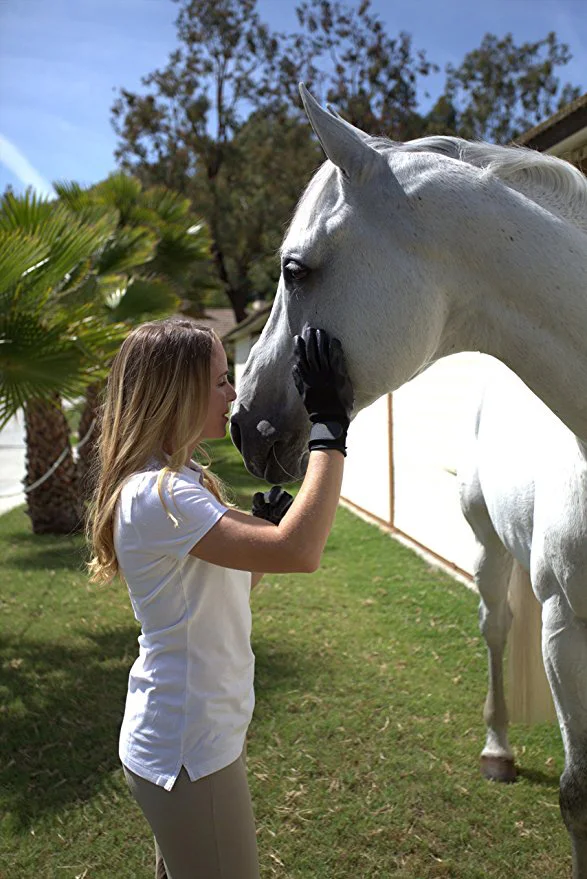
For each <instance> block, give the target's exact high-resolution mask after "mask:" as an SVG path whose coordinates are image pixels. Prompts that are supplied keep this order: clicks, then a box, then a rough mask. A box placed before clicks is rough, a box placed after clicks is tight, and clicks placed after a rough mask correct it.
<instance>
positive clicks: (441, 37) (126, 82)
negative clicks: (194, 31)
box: [0, 0, 587, 192]
mask: <svg viewBox="0 0 587 879" xmlns="http://www.w3.org/2000/svg"><path fill="white" fill-rule="evenodd" d="M295 6H296V2H295V0H258V9H259V12H260V14H261V17H262V18H263V19H264V20H265V21H267V23H268V24H270V25H271V26H273V27H274V28H276V29H280V30H289V29H291V28H293V27H295V24H296V19H295ZM372 9H373V10H374V11H376V12H377V13H378V14H379V15H380V17H381V18H382V19H383V20H384V21H385V23H386V26H387V30H388V32H389V33H390V34H391V35H393V34H395V33H398V32H399V31H400V30H406V31H408V32H409V33H411V34H412V36H413V38H414V46H415V48H418V49H420V48H421V49H425V50H426V52H427V54H428V57H429V58H430V59H431V60H433V61H435V62H437V63H438V64H440V65H441V67H443V66H444V65H445V64H446V63H447V62H449V61H450V62H453V63H454V64H458V63H459V62H460V61H461V60H462V58H463V56H464V55H465V53H466V52H468V51H470V50H471V49H474V48H476V47H477V46H478V45H479V43H480V42H481V39H482V37H483V35H484V34H485V33H486V32H487V31H491V32H493V33H496V34H497V35H498V36H501V35H503V34H505V33H507V32H508V31H511V32H512V33H513V34H514V37H515V38H516V40H517V41H525V40H535V39H540V38H542V37H544V36H545V35H546V34H547V33H548V31H550V30H554V31H556V33H557V35H558V37H559V39H561V40H563V41H565V42H567V43H568V44H569V46H570V48H571V51H572V53H573V56H574V57H573V61H572V62H571V64H569V65H568V66H567V67H566V68H563V70H562V71H561V77H562V79H563V80H567V79H568V80H570V81H571V82H573V84H575V85H579V86H582V87H583V88H584V89H587V3H586V2H585V0H488V2H486V3H474V2H473V0H373V2H372ZM176 14H177V6H176V5H175V4H174V3H172V2H171V0H0V192H1V191H2V190H3V189H4V187H5V185H6V184H7V183H11V184H12V185H13V186H14V188H15V189H16V190H17V191H20V190H22V189H24V188H25V187H26V186H27V185H28V184H32V185H33V186H34V187H35V188H37V189H38V190H39V191H40V192H49V191H50V189H51V187H50V184H51V181H53V180H63V179H70V180H78V181H79V182H81V183H92V182H95V181H97V180H100V179H102V178H103V177H105V176H106V175H107V174H108V173H109V172H110V171H112V170H113V169H114V168H115V161H114V149H115V146H116V136H115V134H114V131H113V130H112V127H111V124H110V108H111V106H112V103H113V101H114V98H115V89H116V88H117V87H119V86H123V87H125V88H128V89H130V90H137V89H138V88H139V86H140V79H141V76H143V75H144V74H146V73H148V72H150V71H151V70H153V69H155V68H156V67H161V66H163V65H164V64H165V63H166V60H167V57H168V54H169V52H170V51H172V50H173V48H174V47H175V45H176V40H175V28H174V20H175V17H176ZM443 81H444V80H443V77H442V75H439V76H437V77H435V78H429V79H428V80H427V88H428V89H429V90H430V92H431V94H432V96H433V97H434V95H435V94H437V93H438V92H439V91H440V89H441V87H442V83H443Z"/></svg>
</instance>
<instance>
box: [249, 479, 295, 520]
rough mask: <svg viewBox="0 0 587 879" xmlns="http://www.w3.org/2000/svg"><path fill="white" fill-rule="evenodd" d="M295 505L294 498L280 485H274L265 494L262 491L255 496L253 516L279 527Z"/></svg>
mask: <svg viewBox="0 0 587 879" xmlns="http://www.w3.org/2000/svg"><path fill="white" fill-rule="evenodd" d="M292 503H293V497H292V496H291V494H289V493H288V492H287V491H285V489H283V488H282V487H281V486H280V485H274V486H273V488H270V489H269V491H266V492H265V494H263V492H262V491H258V492H256V494H254V495H253V507H252V513H253V516H256V517H257V518H258V519H265V520H266V521H267V522H272V523H273V524H274V525H279V523H280V522H281V520H282V519H283V517H284V516H285V514H286V513H287V511H288V510H289V508H290V507H291V505H292Z"/></svg>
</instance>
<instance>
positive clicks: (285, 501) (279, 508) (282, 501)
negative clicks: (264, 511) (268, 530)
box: [275, 491, 293, 519]
mask: <svg viewBox="0 0 587 879" xmlns="http://www.w3.org/2000/svg"><path fill="white" fill-rule="evenodd" d="M292 503H293V497H292V496H291V494H288V492H287V491H283V492H282V497H280V498H279V500H278V502H277V503H276V505H275V510H276V512H277V513H278V515H279V518H280V519H281V517H282V516H284V515H285V513H286V512H287V510H289V508H290V507H291V505H292Z"/></svg>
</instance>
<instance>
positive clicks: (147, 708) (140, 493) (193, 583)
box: [114, 464, 254, 790]
mask: <svg viewBox="0 0 587 879" xmlns="http://www.w3.org/2000/svg"><path fill="white" fill-rule="evenodd" d="M160 474H161V470H160V468H159V467H158V466H157V465H156V464H153V466H152V467H151V468H149V469H147V470H145V471H143V472H141V473H135V474H133V476H131V477H130V478H129V479H128V480H127V481H126V483H125V484H124V486H123V488H122V491H121V495H120V498H119V501H118V505H117V508H116V515H115V525H114V544H115V550H116V556H117V559H118V563H119V566H120V569H121V573H122V575H123V577H124V579H125V581H126V583H127V586H128V591H129V596H130V601H131V604H132V607H133V610H134V614H135V617H136V619H137V620H138V622H139V623H140V625H141V634H140V636H139V656H138V659H137V660H136V662H135V663H134V665H133V667H132V669H131V672H130V676H129V682H128V693H127V699H126V707H125V713H124V719H123V723H122V728H121V732H120V747H119V753H120V759H121V761H122V763H123V764H124V765H125V766H127V767H128V768H129V769H130V770H132V771H133V772H135V773H136V774H137V775H140V776H141V777H143V778H146V779H148V780H149V781H152V782H153V783H154V784H157V785H161V786H163V787H164V788H166V789H167V790H170V789H171V788H172V787H173V784H174V783H175V779H176V778H177V775H178V774H179V772H180V770H181V767H182V766H184V767H185V768H186V770H187V772H188V774H189V776H190V778H191V779H192V781H194V780H196V779H197V778H201V777H203V776H205V775H209V774H210V773H212V772H216V771H217V770H219V769H222V768H223V767H225V766H228V765H229V764H230V763H232V762H233V761H234V760H236V759H237V757H238V756H239V754H240V753H241V751H242V749H243V745H244V739H245V735H246V731H247V728H248V725H249V723H250V720H251V716H252V712H253V706H254V692H253V674H254V656H253V652H252V650H251V644H250V635H251V611H250V604H249V599H250V587H251V575H250V573H248V572H245V571H236V570H233V569H230V568H223V567H219V566H217V565H212V564H210V563H208V562H205V561H203V560H201V559H198V558H196V557H195V556H192V555H190V554H189V553H190V550H191V549H192V548H193V547H194V546H195V545H196V544H197V542H198V541H199V540H201V538H202V537H203V536H204V535H205V534H207V532H208V531H209V530H210V529H211V528H212V527H213V526H214V525H215V524H216V522H218V520H219V519H220V518H221V517H222V516H223V515H224V514H225V512H226V507H225V506H224V505H223V504H221V503H220V502H219V501H218V500H217V499H216V498H215V497H214V495H212V494H211V492H209V491H208V490H207V489H206V488H205V487H204V486H203V485H202V482H201V472H200V471H199V470H198V469H192V468H191V467H183V468H182V469H181V471H179V472H177V473H173V474H168V473H166V474H165V476H164V477H163V479H160Z"/></svg>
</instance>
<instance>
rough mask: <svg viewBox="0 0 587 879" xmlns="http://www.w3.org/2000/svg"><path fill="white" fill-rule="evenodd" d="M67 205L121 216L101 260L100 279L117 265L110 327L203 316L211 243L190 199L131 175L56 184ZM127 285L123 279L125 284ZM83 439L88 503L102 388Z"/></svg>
mask: <svg viewBox="0 0 587 879" xmlns="http://www.w3.org/2000/svg"><path fill="white" fill-rule="evenodd" d="M55 190H56V192H57V194H58V195H59V197H60V199H61V201H62V202H63V203H65V204H67V206H68V207H69V208H70V209H71V210H72V211H74V212H75V213H76V214H77V215H78V216H85V215H86V214H87V213H88V212H90V213H91V212H92V211H93V210H96V209H104V210H106V211H109V212H110V211H111V212H114V213H115V214H116V217H117V222H116V233H115V235H114V236H113V237H112V239H111V241H110V242H109V244H108V246H107V247H106V248H105V250H104V252H103V253H102V254H101V257H100V264H99V272H100V276H103V275H107V273H108V271H109V269H110V265H111V262H112V261H114V262H115V263H116V269H117V272H118V275H117V277H118V281H119V284H118V287H116V289H111V290H109V291H108V292H107V295H106V296H102V297H98V298H97V300H96V304H97V306H98V307H99V309H100V313H101V315H102V317H103V318H104V319H105V320H107V321H124V322H125V323H127V324H128V325H134V324H136V323H138V322H140V321H144V320H147V319H151V318H155V317H160V316H164V315H166V314H169V313H171V312H174V311H182V312H183V313H186V314H190V315H192V316H198V315H200V314H201V313H202V312H203V309H204V303H205V300H206V297H207V296H208V295H210V294H213V293H214V292H215V287H216V282H215V280H213V278H214V276H213V272H212V261H211V257H210V243H211V242H210V238H209V235H208V231H207V227H206V226H205V225H204V224H203V223H202V222H201V221H198V220H197V218H195V217H194V215H193V213H192V210H191V205H190V201H189V199H187V198H185V197H184V196H181V195H179V194H178V193H176V192H173V191H171V190H169V189H166V188H165V187H162V186H154V187H151V188H149V189H146V190H145V189H143V187H142V185H141V183H140V182H139V181H138V180H137V179H136V178H133V177H130V176H129V175H127V174H122V173H116V174H112V175H111V176H110V177H108V178H107V179H106V180H104V181H102V182H101V183H98V184H97V185H95V186H92V187H90V188H88V189H82V188H81V187H80V186H79V185H78V184H76V183H68V184H67V183H66V184H55ZM145 235H149V236H151V240H152V241H153V248H152V250H150V251H149V253H148V255H147V258H145V259H144V261H143V262H139V261H137V260H136V259H127V261H126V264H124V265H123V264H121V262H120V259H119V254H120V250H121V249H122V250H123V251H124V252H127V253H128V247H129V245H130V246H131V251H132V245H133V244H134V242H135V241H136V240H137V239H138V240H140V239H141V238H142V237H143V236H145ZM120 281H122V282H121V283H120ZM85 393H86V400H85V406H84V408H83V411H82V414H81V418H80V424H79V438H80V440H85V442H84V443H83V446H81V447H80V450H79V455H78V479H79V485H80V490H81V494H82V497H83V499H84V500H87V499H88V498H89V497H90V496H91V494H92V491H93V481H94V480H93V474H94V471H95V467H94V464H95V455H96V439H97V431H96V430H92V425H95V424H96V422H97V415H98V410H99V404H100V394H101V384H100V382H99V381H98V382H96V383H94V384H92V385H90V386H89V387H88V388H87V389H86V392H85Z"/></svg>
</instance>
